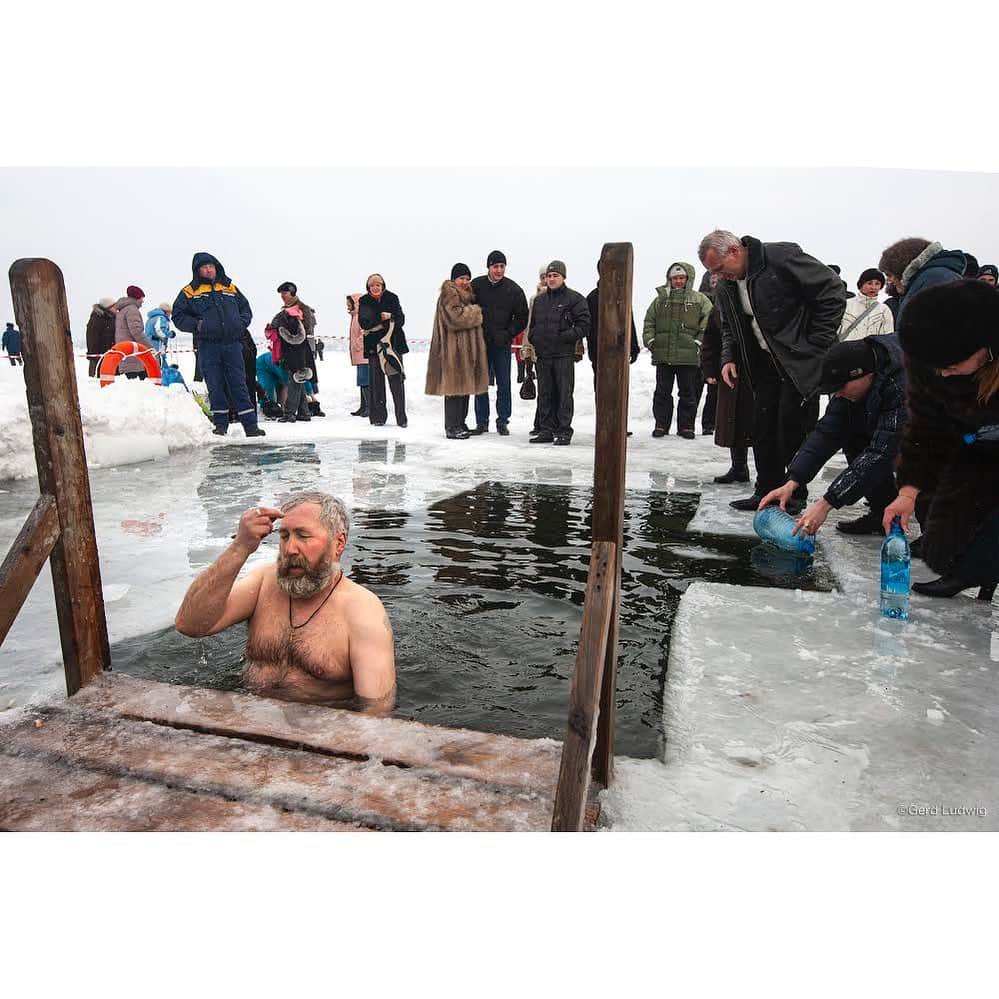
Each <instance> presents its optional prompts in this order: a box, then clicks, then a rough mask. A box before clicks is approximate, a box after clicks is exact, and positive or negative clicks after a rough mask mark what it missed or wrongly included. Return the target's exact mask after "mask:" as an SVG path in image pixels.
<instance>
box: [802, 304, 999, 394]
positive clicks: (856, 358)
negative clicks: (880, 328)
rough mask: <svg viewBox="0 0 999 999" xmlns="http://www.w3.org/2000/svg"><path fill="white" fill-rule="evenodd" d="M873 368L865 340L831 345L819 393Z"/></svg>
mask: <svg viewBox="0 0 999 999" xmlns="http://www.w3.org/2000/svg"><path fill="white" fill-rule="evenodd" d="M996 297H997V298H999V295H997V296H996ZM875 367H876V363H875V357H874V348H873V347H872V346H871V345H870V344H869V343H868V342H867V340H844V341H843V342H842V343H836V344H833V345H832V346H831V347H830V348H829V350H828V351H826V355H825V357H823V358H822V375H821V377H820V378H819V391H820V392H826V393H828V394H829V395H832V394H833V392H838V391H839V390H840V389H841V388H842V387H843V386H844V385H845V384H846V383H847V382H852V381H853V380H854V379H855V378H863V377H864V375H869V374H870V373H871V372H872V371H873V370H874V369H875Z"/></svg>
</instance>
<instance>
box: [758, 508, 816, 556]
mask: <svg viewBox="0 0 999 999" xmlns="http://www.w3.org/2000/svg"><path fill="white" fill-rule="evenodd" d="M796 523H797V521H796V520H795V518H794V517H792V516H791V514H789V513H787V512H785V511H784V510H782V509H781V508H780V507H779V506H778V505H777V504H776V503H773V504H771V505H770V506H765V507H764V508H763V509H762V510H757V511H756V516H755V517H753V530H754V531H756V533H757V534H758V535H759V536H760V537H761V538H762V539H763V540H764V541H769V542H770V544H772V545H776V546H777V547H778V548H782V549H783V550H784V551H786V552H794V553H796V554H798V555H811V554H812V553H813V552H814V551H815V535H814V534H805V533H804V532H802V531H799V532H798V533H797V534H792V533H791V532H792V531H793V530H794V525H795V524H796Z"/></svg>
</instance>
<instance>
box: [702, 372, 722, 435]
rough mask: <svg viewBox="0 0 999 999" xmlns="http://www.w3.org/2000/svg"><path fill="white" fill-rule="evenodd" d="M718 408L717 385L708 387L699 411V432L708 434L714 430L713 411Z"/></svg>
mask: <svg viewBox="0 0 999 999" xmlns="http://www.w3.org/2000/svg"><path fill="white" fill-rule="evenodd" d="M717 407H718V383H717V382H715V383H714V385H708V388H707V391H706V392H705V393H704V409H702V410H701V430H702V431H703V432H704V433H708V432H709V431H711V430H714V429H715V410H716V409H717Z"/></svg>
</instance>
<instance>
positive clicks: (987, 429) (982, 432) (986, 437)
mask: <svg viewBox="0 0 999 999" xmlns="http://www.w3.org/2000/svg"><path fill="white" fill-rule="evenodd" d="M978 441H999V423H987V424H986V425H985V426H984V427H979V428H978V429H977V430H976V431H975V432H974V433H973V434H965V435H964V443H965V444H976V443H977V442H978Z"/></svg>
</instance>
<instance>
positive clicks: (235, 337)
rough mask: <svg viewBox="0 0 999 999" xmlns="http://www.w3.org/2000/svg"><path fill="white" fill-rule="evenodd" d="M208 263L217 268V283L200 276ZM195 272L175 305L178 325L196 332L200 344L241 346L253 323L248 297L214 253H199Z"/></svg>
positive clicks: (196, 257) (180, 327)
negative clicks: (228, 274)
mask: <svg viewBox="0 0 999 999" xmlns="http://www.w3.org/2000/svg"><path fill="white" fill-rule="evenodd" d="M205 264H214V265H215V280H214V281H213V282H212V281H208V280H206V279H205V278H202V277H199V276H198V269H199V268H200V267H203V266H204V265H205ZM191 272H192V278H191V283H190V284H188V285H185V286H184V287H183V288H181V290H180V294H179V295H178V296H177V299H176V301H175V302H174V303H173V324H174V326H176V327H177V329H179V330H183V331H184V332H185V333H193V334H194V335H195V340H196V342H197V343H226V344H227V343H239V341H240V340H241V338H242V336H243V333H244V332H245V331H246V330H248V329H249V327H250V323H251V321H252V320H253V313H252V312H251V311H250V303H249V302H247V300H246V296H245V295H243V293H242V292H241V291H240V290H239V289H238V288H237V287H236V286H235V285H234V284H233V283H232V281H230V280H229V278H228V277H227V276H226V273H225V268H224V267H223V266H222V264H221V263H219V261H218V259H217V258H216V257H213V256H212V255H211V254H210V253H196V254H195V255H194V259H193V260H192V261H191Z"/></svg>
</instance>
